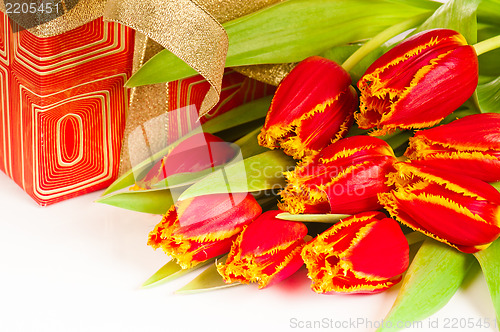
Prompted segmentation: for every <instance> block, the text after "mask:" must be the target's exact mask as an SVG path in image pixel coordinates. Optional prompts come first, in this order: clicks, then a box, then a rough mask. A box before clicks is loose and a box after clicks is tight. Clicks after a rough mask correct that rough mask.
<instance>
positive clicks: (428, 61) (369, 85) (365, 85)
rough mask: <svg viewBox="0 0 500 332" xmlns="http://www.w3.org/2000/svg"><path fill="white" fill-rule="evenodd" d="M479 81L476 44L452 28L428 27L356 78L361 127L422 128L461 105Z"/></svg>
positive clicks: (380, 130)
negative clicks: (358, 78) (474, 45)
mask: <svg viewBox="0 0 500 332" xmlns="http://www.w3.org/2000/svg"><path fill="white" fill-rule="evenodd" d="M477 82H478V61H477V56H476V53H475V50H474V48H473V47H472V46H470V45H467V42H466V40H465V38H464V37H463V36H462V35H461V34H459V33H458V32H456V31H453V30H446V29H434V30H427V31H423V32H421V33H418V34H416V35H414V36H412V37H411V38H408V39H406V40H404V41H403V42H402V43H400V44H399V45H397V46H395V47H394V48H392V49H391V50H389V51H388V52H387V53H385V54H384V55H382V56H381V57H380V58H379V59H378V60H376V61H375V62H374V63H373V64H372V65H371V66H370V67H369V68H368V69H367V71H366V72H365V74H364V75H363V77H362V78H361V79H360V80H359V82H358V88H359V90H360V91H361V96H360V107H359V108H360V112H359V113H357V114H356V115H355V117H356V120H357V122H358V125H359V127H360V128H364V129H367V128H373V127H377V128H378V129H379V130H378V131H375V132H374V133H376V134H384V133H387V132H391V131H393V130H395V129H396V128H404V129H409V128H425V127H431V126H433V125H435V124H437V123H439V122H440V121H441V120H442V119H443V118H444V117H446V116H447V115H449V114H451V113H452V112H453V111H454V110H455V109H457V108H458V107H459V106H460V105H462V104H463V103H464V102H465V101H466V100H467V99H468V98H469V97H470V96H471V95H472V93H473V92H474V90H475V89H476V86H477Z"/></svg>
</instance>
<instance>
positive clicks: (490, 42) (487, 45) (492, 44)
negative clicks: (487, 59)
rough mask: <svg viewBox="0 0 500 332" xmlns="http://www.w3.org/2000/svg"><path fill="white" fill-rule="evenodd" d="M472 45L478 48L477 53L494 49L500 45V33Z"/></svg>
mask: <svg viewBox="0 0 500 332" xmlns="http://www.w3.org/2000/svg"><path fill="white" fill-rule="evenodd" d="M472 47H474V48H475V49H476V54H477V55H481V54H483V53H486V52H489V51H492V50H494V49H496V48H499V47H500V35H498V36H495V37H492V38H489V39H486V40H483V41H482V42H479V43H477V44H474V45H472Z"/></svg>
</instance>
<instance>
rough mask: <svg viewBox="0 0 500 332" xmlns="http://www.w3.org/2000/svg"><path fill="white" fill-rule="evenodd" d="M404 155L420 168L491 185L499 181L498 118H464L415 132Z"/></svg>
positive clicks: (499, 125) (499, 135)
mask: <svg viewBox="0 0 500 332" xmlns="http://www.w3.org/2000/svg"><path fill="white" fill-rule="evenodd" d="M405 155H406V156H407V157H408V158H410V159H412V160H419V164H420V165H427V166H430V167H433V168H440V169H444V170H447V171H450V172H453V173H458V174H462V175H469V176H471V177H475V178H477V179H480V180H483V181H486V182H493V181H499V180H500V114H496V113H483V114H474V115H469V116H466V117H464V118H462V119H459V120H455V121H453V122H451V123H449V124H446V125H441V126H438V127H435V128H431V129H427V130H421V131H418V132H417V133H416V134H415V136H414V137H412V138H410V145H409V147H408V149H407V150H406V152H405Z"/></svg>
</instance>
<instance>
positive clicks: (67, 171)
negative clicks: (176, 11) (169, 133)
mask: <svg viewBox="0 0 500 332" xmlns="http://www.w3.org/2000/svg"><path fill="white" fill-rule="evenodd" d="M133 36H134V31H133V30H131V29H129V28H127V27H125V26H122V25H119V24H116V23H104V22H103V21H102V19H97V20H95V21H92V22H90V23H88V24H85V25H83V26H81V27H78V28H76V29H74V30H71V31H68V32H66V33H64V34H62V35H58V36H53V37H45V38H41V37H36V36H34V35H33V34H31V33H30V32H29V31H27V30H24V31H20V32H17V33H13V32H12V29H11V25H10V23H9V21H8V18H7V17H6V16H5V15H4V14H3V13H0V93H1V109H0V121H1V125H0V169H1V170H2V171H3V172H5V173H6V174H7V175H8V176H9V177H11V178H12V179H14V181H15V182H16V183H17V184H18V185H20V186H21V187H22V188H23V189H24V190H25V191H26V192H27V193H28V194H29V195H30V196H31V197H32V198H33V199H34V200H35V201H36V202H37V203H39V204H40V205H47V204H51V203H55V202H57V201H60V200H63V199H67V198H70V197H73V196H77V195H81V194H84V193H87V192H90V191H93V190H97V189H101V188H105V187H107V186H108V185H109V184H111V182H112V181H113V179H114V178H115V177H116V175H117V173H118V166H119V157H120V147H121V141H122V135H123V128H124V124H125V112H126V107H127V104H128V95H127V92H126V90H125V89H124V88H123V85H124V83H125V81H126V80H127V78H128V76H129V75H130V73H131V68H132V57H133V44H134V39H133Z"/></svg>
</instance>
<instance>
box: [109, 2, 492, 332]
mask: <svg viewBox="0 0 500 332" xmlns="http://www.w3.org/2000/svg"><path fill="white" fill-rule="evenodd" d="M358 2H359V3H356V5H361V3H364V4H365V5H366V6H372V7H370V8H372V9H373V14H371V15H368V16H367V17H366V19H367V23H366V25H367V26H368V28H367V29H365V30H362V29H361V30H357V28H359V27H356V28H353V31H352V33H346V35H347V37H348V38H350V40H344V39H343V38H345V37H346V36H342V35H341V34H340V35H337V34H336V33H335V32H334V31H327V30H328V29H327V28H324V27H323V28H322V29H321V30H320V31H321V33H319V34H317V35H314V36H315V38H316V39H314V40H312V42H311V44H308V43H307V40H297V39H293V38H298V39H300V38H306V39H307V36H308V33H309V34H311V35H313V32H314V29H318V27H316V26H315V25H316V24H320V23H321V20H318V21H320V22H314V23H312V22H309V23H308V24H310V26H311V31H309V30H307V29H305V28H301V29H303V30H301V31H302V33H303V34H302V35H301V34H299V33H298V32H297V31H291V32H290V36H291V37H290V38H288V39H287V38H282V39H280V40H278V41H277V42H276V43H275V44H273V45H268V44H266V40H268V39H269V38H266V39H265V40H260V39H259V38H261V35H262V34H256V35H255V37H252V38H253V39H252V41H251V42H247V41H246V40H244V39H242V38H243V35H241V31H242V30H243V29H242V27H245V26H246V25H248V28H249V29H261V28H262V29H266V28H269V24H263V26H262V27H261V26H260V25H259V22H260V21H259V20H263V19H264V18H265V19H266V20H268V19H269V17H270V16H272V15H278V16H279V15H283V13H284V12H287V10H289V12H287V13H289V14H290V15H291V14H292V13H294V12H295V11H296V9H297V8H298V6H301V5H302V6H303V7H301V8H303V10H304V13H305V14H304V15H306V14H307V13H308V11H311V12H314V13H317V11H318V8H321V7H322V6H326V7H328V6H336V7H335V8H336V9H337V12H336V13H337V14H338V15H339V19H338V21H339V22H340V21H342V20H343V18H344V16H343V15H348V14H349V15H350V14H353V12H351V11H350V10H349V8H350V6H352V2H349V3H347V2H346V3H344V2H341V1H340V2H339V1H310V2H308V3H304V2H303V1H294V0H289V1H284V2H282V3H280V4H278V5H275V6H271V7H270V8H268V9H264V10H262V11H260V12H257V13H255V14H252V15H250V16H249V17H244V18H243V19H240V20H236V21H234V22H229V23H228V24H227V25H225V28H226V29H227V31H228V35H229V38H230V42H231V40H234V44H235V45H236V46H235V47H236V49H233V50H231V48H230V50H229V52H228V58H227V62H228V63H229V65H231V66H239V65H248V64H259V63H279V62H291V61H293V62H298V63H297V64H296V65H294V68H293V69H292V70H291V71H290V72H289V73H288V75H286V77H284V79H283V80H282V81H281V82H280V84H279V85H278V87H277V89H276V92H275V93H274V96H272V98H263V99H261V100H257V101H254V102H251V103H249V104H247V105H243V106H240V107H238V108H236V109H234V110H232V111H230V112H228V113H227V114H225V115H224V117H220V118H217V119H213V120H209V121H207V122H206V123H205V124H204V125H203V126H201V127H200V128H199V130H200V132H197V133H192V134H190V135H188V136H186V137H184V138H182V139H181V140H180V141H178V142H176V143H174V144H172V145H171V146H169V147H167V148H166V149H165V151H163V152H161V153H159V154H158V155H156V156H154V158H152V160H149V161H145V162H144V163H142V164H139V165H137V166H136V167H135V168H134V169H133V170H131V171H130V172H128V173H126V174H125V175H124V176H122V177H121V178H120V179H118V180H117V181H116V182H115V183H114V184H113V185H112V186H111V187H110V188H108V190H107V191H106V192H105V196H104V197H103V198H102V199H101V202H103V203H107V204H111V205H114V206H119V207H124V208H128V209H132V210H136V211H141V212H147V213H156V214H162V215H163V218H162V219H161V221H160V222H159V224H158V225H157V226H156V227H155V229H154V230H152V231H151V233H150V234H149V239H148V244H149V245H150V246H152V247H153V248H155V249H157V248H161V249H162V250H163V251H165V253H166V254H168V255H169V256H170V257H171V258H172V260H171V261H170V262H168V263H167V264H166V265H165V266H164V267H162V268H161V269H160V270H159V271H158V272H157V273H156V274H155V275H153V276H152V277H151V278H150V279H149V280H147V281H146V282H145V284H144V285H145V286H150V285H152V284H157V283H158V282H160V281H163V282H165V281H168V280H171V279H173V278H175V277H178V276H180V275H181V274H184V273H186V272H188V271H192V270H195V269H198V268H200V267H203V266H206V265H207V264H210V266H209V267H208V268H207V269H206V270H205V271H204V272H202V273H201V274H200V275H199V276H198V277H196V278H195V280H193V282H191V283H190V284H188V285H186V286H185V287H184V288H183V289H182V290H181V291H190V292H192V291H200V290H208V289H216V288H220V287H225V286H233V285H241V284H248V283H257V284H258V286H259V288H265V287H269V286H272V285H273V284H276V283H278V282H280V281H281V280H283V279H285V278H287V277H289V276H290V275H292V274H294V273H295V272H296V271H298V270H299V269H300V268H301V267H303V266H305V268H306V269H307V275H308V277H309V278H310V279H311V281H312V284H311V288H312V290H313V291H315V292H317V293H321V294H335V293H343V294H355V293H368V294H372V293H377V292H381V291H384V290H386V289H388V288H390V287H392V286H394V285H397V284H398V283H401V288H400V291H399V294H398V297H397V299H396V301H395V303H394V305H393V307H392V309H391V310H390V312H389V313H388V315H387V317H386V318H385V321H387V322H391V321H405V320H419V319H423V318H425V317H427V316H429V315H431V314H433V313H434V312H436V311H437V310H439V309H440V308H441V307H442V306H443V305H444V304H445V303H446V302H447V301H448V300H449V299H450V298H451V296H452V295H453V294H454V293H455V292H456V291H457V290H458V288H459V287H460V284H461V283H462V281H463V280H464V278H465V277H466V275H467V273H468V271H469V270H470V269H471V267H472V266H473V265H474V264H475V263H476V262H477V261H478V262H479V264H480V265H481V268H482V271H483V273H484V275H485V278H486V281H487V283H488V287H489V289H490V294H491V298H492V301H493V304H494V306H495V308H496V310H497V317H499V316H500V297H499V296H498V294H499V293H500V285H499V283H498V277H499V276H500V240H497V238H498V237H499V236H500V193H499V191H498V190H499V188H500V186H499V182H498V181H500V104H499V103H498V101H499V98H498V96H499V93H500V67H499V66H498V61H496V58H495V56H496V57H498V55H499V53H498V50H496V49H497V48H500V25H498V22H500V2H498V1H494V0H489V1H487V0H484V1H483V2H482V3H481V5H480V4H479V1H477V2H476V1H449V2H447V3H446V4H438V3H434V2H430V1H420V0H418V1H412V2H411V4H405V3H404V2H400V1H387V2H385V1H380V2H366V3H365V2H364V1H358ZM387 3H391V6H395V7H394V8H395V9H394V8H393V9H392V11H389V12H386V13H385V15H387V16H388V17H389V16H390V17H392V19H393V20H394V22H392V23H390V24H389V25H388V26H384V27H380V26H378V25H377V24H379V23H380V21H379V20H380V17H381V16H380V15H381V14H380V12H379V10H382V9H383V5H386V4H387ZM311 6H317V7H315V9H314V10H313V9H311V8H312V7H311ZM377 6H381V7H377ZM399 6H402V7H401V8H399ZM403 7H404V8H406V9H407V11H406V12H405V13H406V15H409V16H410V17H406V16H405V17H404V18H402V17H399V16H398V15H399V14H401V10H402V9H403ZM391 8H392V7H391ZM395 11H398V13H399V14H398V15H396V14H395V13H396V12H395ZM368 12H369V11H368ZM322 15H325V16H322V17H326V16H327V15H329V13H327V12H325V13H324V14H322ZM391 15H392V16H391ZM278 16H277V17H278ZM306 16H307V15H306ZM277 21H278V23H276V24H279V22H280V20H279V19H277ZM266 22H267V21H266ZM377 22H378V23H377ZM323 24H324V22H323ZM353 24H354V23H353ZM332 25H333V26H335V23H332ZM304 29H305V30H304ZM271 30H272V29H271ZM275 30H276V31H282V30H283V29H280V28H279V27H276V29H275ZM256 32H257V31H256ZM327 32H328V33H329V34H330V35H327V36H325V35H324V34H326V33H327ZM266 33H268V37H269V33H272V31H266ZM276 33H277V32H276ZM244 35H245V36H249V35H251V33H250V32H249V31H246V34H244ZM301 36H302V37H301ZM304 36H306V37H304ZM478 36H479V37H480V40H481V41H480V42H479V43H476V41H477V38H478ZM292 37H293V38H292ZM330 37H331V39H333V40H334V41H333V42H332V43H333V44H325V43H326V42H323V40H326V39H328V38H330ZM320 40H321V41H322V43H323V44H322V43H320V42H319V41H320ZM315 43H316V44H315ZM230 45H231V43H230ZM293 45H299V46H300V45H307V46H304V47H302V48H301V47H299V49H297V50H295V48H293V47H292V46H293ZM318 45H323V49H321V50H320V49H319V48H318ZM230 47H231V46H230ZM244 47H247V48H248V49H246V50H245V52H243V51H242V48H244ZM270 48H272V50H273V52H271V49H270ZM279 50H283V52H282V53H280V52H279ZM483 53H484V55H483ZM252 54H253V56H252ZM491 54H493V55H494V56H492V55H491ZM156 57H157V58H156V59H155V61H154V62H152V64H148V63H146V64H145V65H144V66H143V68H141V70H139V71H138V72H137V73H136V74H135V76H134V77H133V79H132V81H133V82H136V83H137V82H140V84H147V83H154V82H157V81H158V80H160V81H161V80H166V81H168V80H172V79H179V78H182V77H179V75H181V76H182V75H183V74H182V73H183V72H182V70H183V69H182V68H179V69H178V70H176V71H175V75H177V76H175V77H171V76H169V74H168V73H159V74H158V77H155V78H154V80H153V79H149V81H148V77H149V75H151V72H152V69H153V68H154V67H151V66H156V67H157V69H161V68H165V66H166V65H167V64H168V62H169V61H170V60H169V59H170V58H171V55H169V54H167V53H160V54H159V55H157V56H156ZM269 57H271V58H272V59H270V58H269ZM273 57H274V58H273ZM161 59H163V61H159V60H161ZM263 59H264V60H263ZM492 59H493V60H492ZM160 63H161V64H160ZM175 63H177V62H175ZM339 63H342V65H340V64H339ZM483 68H486V69H483ZM186 73H187V74H189V73H190V71H189V70H187V69H186ZM187 74H186V75H187ZM353 81H355V82H357V84H356V85H355V86H353V85H352V82H353ZM137 84H139V83H137ZM255 123H257V126H255ZM221 124H222V125H221ZM244 127H245V128H246V129H242V128H244ZM228 133H229V137H232V138H236V139H232V142H227V141H225V140H223V139H222V138H221V137H224V136H225V135H226V136H227V135H228ZM214 134H216V135H214ZM217 135H218V136H220V137H218V136H217ZM226 140H229V138H226ZM410 252H413V253H414V255H413V254H412V255H410ZM200 280H202V281H203V282H202V283H200ZM430 280H431V281H432V284H433V285H434V286H433V287H435V289H437V288H439V290H440V291H439V292H433V289H429V286H428V285H429V283H430V282H429V281H430ZM200 285H202V286H200ZM410 309H411V310H410ZM386 329H387V330H395V328H394V327H392V328H391V325H389V324H385V325H384V326H382V327H381V328H380V331H382V330H386Z"/></svg>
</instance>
